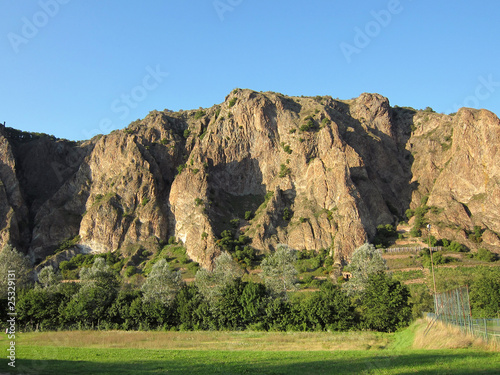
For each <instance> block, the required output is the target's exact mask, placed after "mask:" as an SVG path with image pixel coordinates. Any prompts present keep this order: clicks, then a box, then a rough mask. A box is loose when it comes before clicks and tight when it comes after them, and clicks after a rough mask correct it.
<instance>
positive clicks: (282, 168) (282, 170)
mask: <svg viewBox="0 0 500 375" xmlns="http://www.w3.org/2000/svg"><path fill="white" fill-rule="evenodd" d="M289 174H290V168H288V167H287V166H286V165H285V164H281V165H280V172H279V173H278V177H281V178H283V177H285V176H288V175H289Z"/></svg>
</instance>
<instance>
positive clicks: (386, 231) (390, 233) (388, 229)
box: [373, 224, 397, 247]
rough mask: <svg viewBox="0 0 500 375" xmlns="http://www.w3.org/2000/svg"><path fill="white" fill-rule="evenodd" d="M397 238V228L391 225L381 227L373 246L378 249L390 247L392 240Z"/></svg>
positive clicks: (378, 229) (378, 228)
mask: <svg viewBox="0 0 500 375" xmlns="http://www.w3.org/2000/svg"><path fill="white" fill-rule="evenodd" d="M396 237H397V232H396V228H394V226H392V225H391V224H386V225H379V226H378V227H377V234H376V235H375V238H374V239H373V244H374V245H375V246H376V247H389V245H390V242H391V240H393V239H394V238H396Z"/></svg>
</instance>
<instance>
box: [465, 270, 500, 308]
mask: <svg viewBox="0 0 500 375" xmlns="http://www.w3.org/2000/svg"><path fill="white" fill-rule="evenodd" d="M470 302H471V308H472V315H473V316H475V317H481V318H496V317H498V316H499V314H500V274H499V273H498V272H493V271H491V270H484V271H483V272H482V273H481V274H479V275H478V276H476V278H475V279H474V282H473V284H472V285H471V287H470Z"/></svg>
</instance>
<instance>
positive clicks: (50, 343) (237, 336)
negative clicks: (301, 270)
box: [0, 322, 500, 375]
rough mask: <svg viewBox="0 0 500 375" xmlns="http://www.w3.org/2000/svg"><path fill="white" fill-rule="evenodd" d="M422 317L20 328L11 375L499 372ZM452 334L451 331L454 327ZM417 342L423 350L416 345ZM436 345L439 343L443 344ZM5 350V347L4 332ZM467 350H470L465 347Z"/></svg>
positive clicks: (496, 357)
mask: <svg viewBox="0 0 500 375" xmlns="http://www.w3.org/2000/svg"><path fill="white" fill-rule="evenodd" d="M424 328H425V322H419V323H416V324H413V325H412V326H411V327H409V328H408V329H406V330H405V331H402V332H399V333H396V334H381V333H375V332H339V333H325V332H320V333H300V332H291V333H275V332H248V331H245V332H124V331H71V332H46V333H40V332H38V333H25V334H20V335H18V337H17V340H16V368H15V369H13V368H10V367H9V366H7V362H8V360H7V359H6V358H5V357H4V358H3V359H2V360H1V366H0V373H2V374H3V373H6V372H7V373H9V372H10V373H12V374H165V373H167V374H203V375H208V374H283V375H285V374H286V375H289V374H459V375H460V374H499V373H500V353H499V352H498V351H493V350H491V348H489V350H486V349H484V348H482V347H481V346H480V345H479V346H478V345H476V344H473V341H471V340H466V339H464V338H457V339H456V340H452V341H451V344H450V340H449V339H450V336H451V335H452V333H453V332H452V331H449V332H448V331H443V329H441V331H439V332H437V333H436V334H435V335H430V336H427V337H419V339H420V341H423V342H424V343H426V342H433V344H434V345H438V344H439V343H440V342H443V343H444V342H445V341H443V340H446V345H444V347H456V348H460V349H421V348H422V347H426V346H425V345H426V344H424V345H423V346H422V345H420V346H418V345H417V346H415V342H416V341H417V340H415V339H416V337H417V336H422V332H423V329H424ZM450 332H451V333H450ZM418 347H420V349H416V348H418ZM438 347H439V345H438ZM2 348H3V349H4V353H5V352H7V350H5V348H8V343H7V340H6V337H5V336H4V337H2ZM464 348H466V349H464Z"/></svg>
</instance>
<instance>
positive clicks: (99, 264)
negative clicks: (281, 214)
mask: <svg viewBox="0 0 500 375" xmlns="http://www.w3.org/2000/svg"><path fill="white" fill-rule="evenodd" d="M6 257H9V263H8V264H10V265H11V267H12V265H14V267H16V268H17V269H18V270H19V271H18V272H17V275H18V280H17V282H18V284H17V285H18V293H17V299H16V313H17V324H18V329H20V330H61V329H123V330H157V329H162V330H227V329H229V330H245V329H250V330H262V331H345V330H351V329H356V330H357V329H368V330H377V331H384V332H390V331H395V330H397V329H398V328H400V327H404V326H407V325H408V324H409V323H410V321H411V319H412V303H411V302H410V299H411V295H410V291H409V289H408V288H407V287H406V286H405V285H403V284H401V283H400V282H399V281H396V280H394V279H393V278H392V277H391V275H390V274H387V273H386V272H385V270H386V265H385V261H384V259H383V258H382V256H381V254H380V251H379V250H377V249H375V248H374V247H373V246H372V245H369V244H365V245H363V246H361V247H360V248H359V249H357V250H356V251H355V252H354V253H353V256H352V259H351V263H350V265H349V267H348V269H349V270H350V272H351V274H352V277H351V279H350V280H349V281H347V282H345V283H341V284H336V283H333V282H332V281H327V282H325V283H323V284H322V285H321V288H320V289H319V290H318V291H314V292H295V293H294V291H296V290H297V282H298V279H297V270H296V269H295V267H294V263H295V261H296V259H297V252H296V251H294V250H292V249H290V248H288V246H286V245H280V246H278V248H277V250H276V251H275V252H273V253H272V254H270V255H268V256H267V257H265V259H264V260H263V261H262V263H261V269H262V272H261V278H262V281H263V282H254V281H245V280H243V278H242V277H243V270H242V269H241V267H240V266H239V265H238V264H237V263H236V262H235V261H234V259H233V257H232V256H231V255H230V254H229V253H226V252H223V253H222V254H221V255H220V256H219V257H217V258H216V259H215V262H214V267H213V269H212V270H206V269H200V270H199V271H198V272H197V273H196V277H195V281H194V283H191V284H186V283H185V282H184V281H183V280H182V278H181V275H180V271H176V270H173V269H172V268H171V267H170V266H169V264H168V263H167V261H166V260H165V259H160V260H159V261H157V262H156V263H155V264H154V265H153V267H152V269H151V272H150V273H149V275H148V277H147V278H146V280H145V282H144V284H143V285H142V286H141V287H140V288H134V287H132V286H131V285H130V284H126V283H123V282H122V281H121V279H120V277H119V275H118V273H117V272H116V271H115V270H113V269H112V268H111V267H110V265H109V264H107V263H106V260H105V258H103V257H97V258H95V260H94V262H93V264H92V266H91V267H84V268H82V269H81V270H80V272H79V282H63V281H62V280H61V276H60V273H59V272H56V271H55V270H54V269H52V267H50V266H49V267H45V268H43V269H42V270H41V272H40V273H39V274H38V277H37V281H36V282H35V283H34V284H33V283H30V282H29V277H28V276H27V275H28V272H24V271H22V270H23V269H24V270H25V268H23V267H25V266H27V265H28V264H29V262H28V261H27V259H26V258H25V257H24V256H22V255H21V254H19V253H17V252H16V251H15V250H14V249H7V251H6V250H5V249H4V251H2V253H0V258H1V259H0V267H2V265H3V264H6V263H5V258H6ZM1 272H2V269H0V273H1ZM23 278H24V279H23ZM2 291H3V288H2ZM2 298H3V299H4V300H3V301H2V303H1V306H2V311H1V313H2V316H3V318H4V321H5V318H6V313H7V311H6V306H7V303H6V300H5V296H2Z"/></svg>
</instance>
